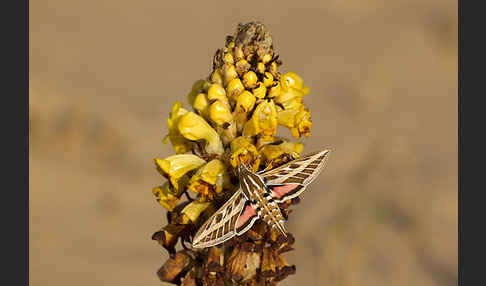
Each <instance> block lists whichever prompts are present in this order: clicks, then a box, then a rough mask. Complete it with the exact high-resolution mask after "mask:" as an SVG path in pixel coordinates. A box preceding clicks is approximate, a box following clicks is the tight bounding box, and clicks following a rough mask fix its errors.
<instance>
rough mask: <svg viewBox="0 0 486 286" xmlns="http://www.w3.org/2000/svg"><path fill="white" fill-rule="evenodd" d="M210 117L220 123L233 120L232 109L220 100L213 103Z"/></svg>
mask: <svg viewBox="0 0 486 286" xmlns="http://www.w3.org/2000/svg"><path fill="white" fill-rule="evenodd" d="M209 117H210V118H211V120H212V121H214V122H215V123H216V124H218V125H223V124H225V123H229V122H231V121H233V114H231V109H230V108H229V107H228V106H227V105H226V104H224V103H222V102H221V101H219V100H217V101H215V102H214V103H213V104H211V107H210V108H209Z"/></svg>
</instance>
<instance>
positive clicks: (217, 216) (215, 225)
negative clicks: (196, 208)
mask: <svg viewBox="0 0 486 286" xmlns="http://www.w3.org/2000/svg"><path fill="white" fill-rule="evenodd" d="M245 202H246V197H245V196H244V195H243V193H242V192H241V190H240V189H238V190H237V191H236V192H235V193H234V194H233V196H231V198H230V199H229V200H228V201H227V202H226V203H225V204H224V205H223V206H222V207H221V208H219V209H218V210H217V211H216V212H215V213H214V214H213V215H212V216H211V217H209V219H208V220H207V221H206V222H205V223H204V224H203V225H202V226H201V227H200V228H199V230H198V231H197V233H196V234H195V235H194V238H193V240H192V246H193V247H194V248H204V247H210V246H213V245H217V244H220V243H223V242H225V241H226V240H228V239H230V238H232V237H233V236H234V235H235V225H236V222H237V220H238V217H239V216H240V213H241V211H242V210H243V207H244V206H245Z"/></svg>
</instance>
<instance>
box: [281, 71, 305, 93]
mask: <svg viewBox="0 0 486 286" xmlns="http://www.w3.org/2000/svg"><path fill="white" fill-rule="evenodd" d="M280 83H281V84H282V89H284V90H287V89H289V88H295V89H302V86H303V83H304V80H303V79H302V78H301V77H300V76H299V75H298V74H296V73H294V72H288V73H285V74H283V75H282V76H281V77H280Z"/></svg>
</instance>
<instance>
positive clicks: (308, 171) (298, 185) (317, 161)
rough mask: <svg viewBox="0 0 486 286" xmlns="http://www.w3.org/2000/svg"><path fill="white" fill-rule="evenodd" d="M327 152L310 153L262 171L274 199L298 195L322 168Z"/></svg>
mask: <svg viewBox="0 0 486 286" xmlns="http://www.w3.org/2000/svg"><path fill="white" fill-rule="evenodd" d="M329 152H330V150H324V151H320V152H315V153H311V154H308V155H306V156H302V157H300V158H298V159H295V160H293V161H290V162H288V163H287V164H285V165H282V166H280V167H278V168H275V169H272V170H269V171H266V172H264V173H262V174H261V175H262V176H263V179H264V180H265V184H267V186H268V187H269V188H270V189H271V195H272V197H273V198H274V200H275V201H276V202H277V203H281V202H284V201H286V200H289V199H292V198H295V197H297V196H298V195H300V194H301V193H302V192H303V191H304V190H305V188H306V187H307V185H309V184H310V183H311V182H312V181H313V180H314V179H315V178H316V177H317V176H318V175H319V173H320V172H321V171H322V169H324V166H325V164H326V161H327V158H328V156H329Z"/></svg>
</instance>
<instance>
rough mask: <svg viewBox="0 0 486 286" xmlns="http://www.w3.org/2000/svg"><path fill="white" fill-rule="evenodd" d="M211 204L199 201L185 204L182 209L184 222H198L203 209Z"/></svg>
mask: <svg viewBox="0 0 486 286" xmlns="http://www.w3.org/2000/svg"><path fill="white" fill-rule="evenodd" d="M210 205H211V203H210V202H203V203H201V202H198V201H192V202H191V203H189V204H188V205H187V206H185V207H184V208H183V209H182V211H181V214H182V223H191V222H193V223H194V222H196V221H197V219H198V218H199V216H200V215H201V213H202V212H203V211H205V210H206V209H207V208H208V207H209V206H210Z"/></svg>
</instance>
